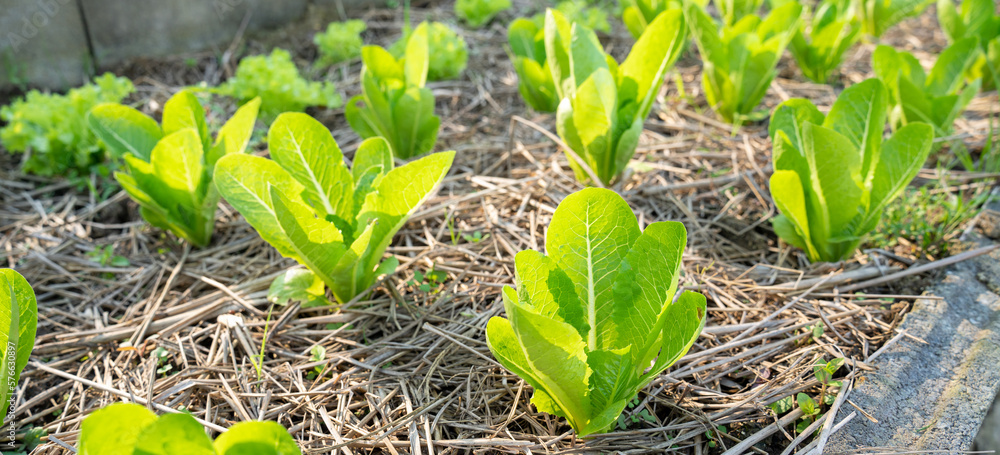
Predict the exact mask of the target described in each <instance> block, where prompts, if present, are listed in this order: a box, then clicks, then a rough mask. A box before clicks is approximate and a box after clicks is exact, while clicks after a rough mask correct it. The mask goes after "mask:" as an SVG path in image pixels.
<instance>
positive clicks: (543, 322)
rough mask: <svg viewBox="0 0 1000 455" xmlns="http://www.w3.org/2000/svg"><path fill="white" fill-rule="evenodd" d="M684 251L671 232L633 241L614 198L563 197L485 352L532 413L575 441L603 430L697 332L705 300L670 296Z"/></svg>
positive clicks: (643, 234) (679, 232)
mask: <svg viewBox="0 0 1000 455" xmlns="http://www.w3.org/2000/svg"><path fill="white" fill-rule="evenodd" d="M686 242H687V231H686V230H685V229H684V225H683V224H681V223H678V222H675V221H661V222H656V223H652V224H650V225H649V226H647V227H646V229H645V230H640V229H639V223H638V222H637V221H636V217H635V214H633V213H632V209H630V208H629V206H628V203H626V202H625V200H624V199H622V197H621V196H618V195H617V194H616V193H615V192H613V191H611V190H605V189H599V188H587V189H584V190H581V191H578V192H576V193H573V194H571V195H569V196H567V197H566V199H564V200H563V201H562V202H561V203H560V204H559V207H557V208H556V211H555V214H553V215H552V222H551V224H550V225H549V230H548V232H547V233H546V237H545V248H546V250H547V251H548V255H543V254H541V253H539V252H537V251H534V250H527V251H521V252H520V253H518V254H517V255H516V256H515V258H514V265H515V268H516V271H517V280H516V281H517V290H514V289H513V288H511V287H509V286H505V287H504V289H503V303H504V309H505V310H506V313H507V319H504V318H501V317H493V318H491V319H490V321H489V323H488V324H487V327H486V340H487V343H488V345H489V348H490V351H492V352H493V356H494V357H496V358H497V360H499V361H500V363H501V364H502V365H503V366H504V367H506V368H507V369H508V370H510V371H511V372H513V373H515V374H517V375H518V376H520V377H521V378H522V379H524V381H525V382H527V383H528V384H530V385H531V386H532V387H533V388H534V390H535V392H534V396H533V397H532V398H531V402H532V403H533V404H534V405H535V407H537V408H538V410H539V411H543V412H547V413H549V414H554V415H557V416H560V417H563V418H565V419H566V420H568V421H569V424H570V425H571V426H572V427H573V429H574V430H576V432H577V434H578V435H580V436H586V435H589V434H592V433H597V432H605V431H609V430H610V429H611V427H612V425H613V424H614V423H615V421H616V420H617V418H618V416H619V415H620V414H621V412H622V410H623V409H624V408H625V405H626V404H627V403H628V401H629V400H630V399H632V398H633V397H634V396H635V395H636V394H637V393H638V392H639V391H640V390H641V389H642V388H643V387H645V386H646V385H647V384H649V382H650V381H652V380H653V379H655V378H656V377H657V376H658V375H659V374H660V373H661V372H663V370H665V369H667V368H668V367H670V366H671V365H673V364H674V362H676V361H677V360H678V359H680V358H681V357H682V356H683V355H684V354H685V353H687V351H688V349H690V347H691V345H693V344H694V342H695V340H696V339H697V338H698V335H699V334H700V333H701V330H702V328H703V327H704V326H705V296H703V295H701V294H698V293H695V292H689V291H687V292H682V293H680V295H679V296H677V295H676V294H677V284H678V278H679V277H680V273H681V255H682V253H683V251H684V247H685V245H686ZM675 297H676V299H675ZM675 300H676V301H675Z"/></svg>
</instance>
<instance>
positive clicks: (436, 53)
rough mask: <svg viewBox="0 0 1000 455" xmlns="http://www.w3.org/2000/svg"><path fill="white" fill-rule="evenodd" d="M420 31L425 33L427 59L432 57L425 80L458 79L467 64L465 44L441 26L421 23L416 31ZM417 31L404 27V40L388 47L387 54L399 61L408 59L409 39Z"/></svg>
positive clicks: (432, 23) (453, 32)
mask: <svg viewBox="0 0 1000 455" xmlns="http://www.w3.org/2000/svg"><path fill="white" fill-rule="evenodd" d="M421 27H423V28H424V29H426V31H425V32H424V33H425V35H426V37H427V52H428V55H431V56H433V58H431V59H430V60H429V62H428V65H427V80H429V81H444V80H448V79H458V77H459V76H461V75H462V72H464V71H465V67H466V65H467V64H468V63H469V46H468V45H466V44H465V39H464V38H462V37H461V36H460V35H459V34H458V33H457V32H455V30H453V29H452V28H451V27H449V26H448V25H447V24H444V23H441V22H422V23H421V24H420V25H418V26H417V29H420V28H421ZM417 29H410V28H409V26H407V28H406V29H405V30H404V31H403V37H402V38H400V39H399V41H396V42H395V43H393V44H392V46H390V47H389V53H391V54H392V56H393V57H396V58H398V59H402V58H403V57H406V56H407V55H409V42H410V37H412V36H413V33H414V32H415V31H416V30H417Z"/></svg>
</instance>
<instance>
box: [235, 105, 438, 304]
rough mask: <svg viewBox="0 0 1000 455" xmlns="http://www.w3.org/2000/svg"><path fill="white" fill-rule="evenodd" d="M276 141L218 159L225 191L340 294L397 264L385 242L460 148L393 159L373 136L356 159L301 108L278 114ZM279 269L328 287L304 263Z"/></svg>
mask: <svg viewBox="0 0 1000 455" xmlns="http://www.w3.org/2000/svg"><path fill="white" fill-rule="evenodd" d="M268 145H269V146H270V150H271V159H270V160H268V159H266V158H261V157H257V156H250V155H239V154H233V155H228V156H226V157H224V158H222V159H221V160H219V163H218V165H217V166H216V169H215V181H216V185H217V186H218V188H219V192H221V193H222V195H223V196H224V197H225V198H226V201H228V202H229V203H230V204H231V205H232V206H233V207H235V208H236V210H238V211H239V212H240V213H241V214H242V215H243V217H244V218H246V220H247V222H249V223H250V225H251V226H253V227H254V229H256V230H257V232H258V233H259V234H260V236H261V238H263V239H264V240H265V241H267V242H268V243H270V244H271V245H272V246H274V247H275V249H277V250H278V252H279V253H281V255H282V256H285V257H288V258H292V259H295V260H296V261H298V262H299V263H300V264H302V265H303V266H305V267H306V268H307V269H309V271H310V272H312V274H314V275H315V276H316V277H319V279H320V280H322V281H323V282H324V283H326V285H327V286H328V287H329V288H330V290H331V291H332V292H333V295H334V297H336V299H337V301H339V302H341V303H343V302H347V301H349V300H351V299H353V298H354V297H355V296H357V295H359V294H361V293H363V292H365V291H366V290H367V289H368V288H369V287H370V286H371V285H372V284H373V283H374V282H375V279H376V278H377V277H378V276H379V275H383V274H387V273H392V272H393V271H394V270H395V267H396V264H397V261H396V259H395V258H391V259H389V260H387V261H384V262H383V261H382V256H383V255H384V254H385V250H386V248H388V246H389V243H390V242H392V237H393V236H394V235H395V234H396V232H397V231H399V229H400V228H401V227H402V226H403V224H405V223H406V220H407V219H408V218H409V216H410V214H412V213H413V211H414V210H416V208H417V207H418V206H419V205H420V204H421V203H422V202H423V201H424V200H426V199H427V198H428V197H430V196H431V194H433V192H434V191H435V189H436V188H437V186H438V184H439V183H440V182H441V180H442V179H443V178H444V176H445V174H447V173H448V169H450V167H451V163H452V160H453V159H454V157H455V152H442V153H435V154H432V155H429V156H426V157H424V158H421V159H419V160H416V161H413V162H410V163H408V164H406V165H404V166H401V167H398V168H395V169H393V167H392V154H391V152H390V150H389V144H388V143H387V142H386V141H385V139H382V138H372V139H367V140H365V141H364V142H363V143H362V144H361V146H360V147H359V148H358V151H357V153H356V154H355V155H354V161H353V166H352V167H351V168H350V169H348V167H347V165H346V164H345V163H344V158H343V155H342V154H341V151H340V147H338V146H337V142H336V141H334V139H333V137H332V136H331V135H330V132H329V131H328V130H327V129H326V127H324V126H323V125H322V124H321V123H319V122H318V121H316V120H314V119H313V118H312V117H309V116H308V115H305V114H294V113H288V114H282V115H281V116H279V117H278V119H277V120H275V122H274V124H273V125H271V130H270V131H269V132H268ZM293 273H294V275H290V274H293ZM280 279H282V280H283V281H284V283H285V285H288V283H290V282H292V281H295V282H300V283H305V284H306V285H304V286H303V285H300V286H297V287H298V288H300V289H301V288H303V287H304V288H306V290H307V291H308V293H309V294H311V295H312V296H317V295H318V294H319V293H318V292H315V291H313V290H310V289H311V286H312V284H311V283H312V281H311V280H312V279H311V278H308V277H305V276H303V274H302V272H301V271H296V272H292V271H289V272H288V273H286V275H285V276H284V277H283V278H280ZM300 280H301V281H300ZM305 300H306V301H307V302H308V301H310V299H309V298H308V297H307V298H306V299H305Z"/></svg>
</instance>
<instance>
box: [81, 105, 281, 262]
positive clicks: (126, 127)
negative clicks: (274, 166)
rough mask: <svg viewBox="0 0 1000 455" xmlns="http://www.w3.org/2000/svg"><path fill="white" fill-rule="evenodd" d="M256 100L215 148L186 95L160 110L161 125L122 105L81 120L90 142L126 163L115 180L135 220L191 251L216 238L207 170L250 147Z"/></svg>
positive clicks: (214, 197)
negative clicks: (134, 209)
mask: <svg viewBox="0 0 1000 455" xmlns="http://www.w3.org/2000/svg"><path fill="white" fill-rule="evenodd" d="M260 104H261V102H260V98H255V99H253V100H251V101H250V102H249V103H247V104H245V105H244V106H243V107H241V108H239V109H238V110H237V111H236V113H235V114H233V117H232V118H230V119H229V121H227V122H226V124H225V125H223V126H222V129H220V130H219V133H218V135H217V136H216V137H215V141H214V142H213V141H212V140H211V136H210V135H209V133H208V126H207V124H206V123H205V111H204V109H203V108H202V107H201V103H199V102H198V98H195V96H194V95H193V94H191V92H188V91H186V90H183V91H180V92H178V93H177V94H176V95H174V96H173V97H171V98H170V99H169V100H168V101H167V103H166V104H164V106H163V125H162V126H161V125H157V124H156V120H153V119H152V118H151V117H149V116H147V115H145V114H143V113H141V112H139V111H137V110H135V109H133V108H131V107H128V106H124V105H121V104H102V105H100V106H97V107H95V108H94V109H93V110H92V111H90V114H89V116H88V120H89V122H90V129H91V130H92V131H93V132H94V134H95V135H97V137H99V138H101V140H103V141H104V142H105V143H107V144H108V146H109V147H111V149H112V150H115V151H116V153H119V154H121V155H123V156H124V157H125V164H127V165H128V167H127V171H125V172H115V180H118V183H119V184H121V186H122V188H124V189H125V191H126V192H127V193H128V195H129V196H131V197H132V200H134V201H135V202H136V203H138V204H139V208H140V213H141V214H142V217H143V218H145V219H146V221H148V222H149V224H152V225H153V226H156V227H158V228H160V229H164V230H168V231H170V232H173V233H174V234H176V235H177V236H178V237H180V238H182V239H184V240H187V241H188V242H191V243H192V244H194V245H195V246H199V247H204V246H207V245H208V243H209V242H210V241H211V240H212V232H213V231H214V230H215V210H216V208H217V206H218V205H219V192H218V191H217V190H216V189H215V185H213V184H212V170H213V168H214V167H215V164H216V162H217V161H218V160H219V159H220V158H222V157H223V156H226V155H230V154H242V153H243V152H244V151H245V150H246V147H247V144H249V143H250V135H251V134H252V133H253V126H254V122H256V120H257V111H258V109H259V108H260Z"/></svg>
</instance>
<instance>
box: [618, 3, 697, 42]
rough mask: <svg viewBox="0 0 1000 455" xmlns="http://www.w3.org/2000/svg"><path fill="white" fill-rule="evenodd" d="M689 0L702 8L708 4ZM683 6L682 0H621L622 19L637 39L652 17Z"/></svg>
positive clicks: (654, 17)
mask: <svg viewBox="0 0 1000 455" xmlns="http://www.w3.org/2000/svg"><path fill="white" fill-rule="evenodd" d="M689 1H691V2H692V3H694V4H695V5H698V6H700V7H702V8H704V7H705V5H707V4H708V0H689ZM683 7H684V2H683V1H682V0H624V1H623V2H622V21H623V22H625V28H627V29H628V31H629V33H631V34H632V37H633V38H635V39H639V37H640V36H642V32H644V31H646V27H648V26H649V23H650V22H653V19H656V16H659V15H660V13H662V12H664V11H667V10H671V9H678V8H683Z"/></svg>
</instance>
